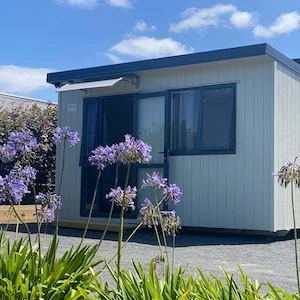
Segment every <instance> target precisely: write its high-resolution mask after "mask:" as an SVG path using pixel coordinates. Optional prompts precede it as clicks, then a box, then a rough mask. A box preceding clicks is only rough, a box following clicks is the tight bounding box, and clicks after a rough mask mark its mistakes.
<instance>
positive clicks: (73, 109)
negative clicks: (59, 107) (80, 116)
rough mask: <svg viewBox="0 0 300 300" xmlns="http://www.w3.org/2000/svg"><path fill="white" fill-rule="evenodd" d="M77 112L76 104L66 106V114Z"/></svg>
mask: <svg viewBox="0 0 300 300" xmlns="http://www.w3.org/2000/svg"><path fill="white" fill-rule="evenodd" d="M76 110H77V104H68V112H71V111H76Z"/></svg>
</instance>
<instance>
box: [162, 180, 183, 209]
mask: <svg viewBox="0 0 300 300" xmlns="http://www.w3.org/2000/svg"><path fill="white" fill-rule="evenodd" d="M181 195H182V193H181V191H180V188H179V187H178V186H177V185H176V184H174V183H172V184H170V185H169V186H168V185H167V186H165V187H164V188H163V197H164V200H165V201H166V202H168V203H174V204H177V203H178V202H180V196H181Z"/></svg>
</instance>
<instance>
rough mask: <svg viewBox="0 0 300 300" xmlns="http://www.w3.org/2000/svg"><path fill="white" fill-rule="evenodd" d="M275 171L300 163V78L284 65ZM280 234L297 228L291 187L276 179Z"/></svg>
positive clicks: (278, 71)
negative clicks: (294, 227) (296, 158)
mask: <svg viewBox="0 0 300 300" xmlns="http://www.w3.org/2000/svg"><path fill="white" fill-rule="evenodd" d="M274 127H275V128H274V171H275V172H277V171H278V170H279V169H280V167H281V166H282V164H283V161H284V160H291V161H293V160H294V159H295V157H296V156H298V163H299V159H300V134H299V128H300V75H299V74H296V73H295V72H293V71H292V70H290V69H288V68H287V67H286V66H284V65H282V64H281V63H277V62H276V64H275V108H274ZM299 199H300V191H299V189H295V202H296V219H297V220H298V223H297V227H298V228H299V227H300V219H299V218H300V205H298V204H299ZM274 205H275V206H274V220H275V229H276V230H286V229H287V230H288V229H291V228H293V219H292V207H291V190H290V185H289V186H288V187H287V188H286V189H285V188H283V187H280V186H279V185H278V183H277V182H276V178H274Z"/></svg>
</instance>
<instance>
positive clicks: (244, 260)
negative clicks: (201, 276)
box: [8, 228, 300, 291]
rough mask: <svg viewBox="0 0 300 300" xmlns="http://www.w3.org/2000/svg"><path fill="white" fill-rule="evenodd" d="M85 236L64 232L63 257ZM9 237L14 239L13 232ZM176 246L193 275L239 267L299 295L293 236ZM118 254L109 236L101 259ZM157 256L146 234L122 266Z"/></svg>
mask: <svg viewBox="0 0 300 300" xmlns="http://www.w3.org/2000/svg"><path fill="white" fill-rule="evenodd" d="M82 232H83V231H82V230H75V229H66V228H60V233H59V234H60V243H59V254H62V253H63V252H64V251H65V250H66V249H68V248H69V247H70V246H71V245H78V244H79V242H80V237H81V235H82ZM8 234H9V235H10V236H11V237H13V236H14V231H13V229H11V231H9V232H8ZM100 236H101V233H100V232H96V231H91V232H89V233H88V235H87V238H86V241H85V243H86V244H92V245H93V244H96V243H98V239H99V237H100ZM50 238H51V235H50V234H49V235H47V236H46V238H45V246H44V248H45V249H46V248H47V246H46V245H47V244H48V241H49V240H50ZM299 243H300V241H299ZM176 244H177V245H176V250H175V260H176V265H181V266H183V267H185V268H188V269H189V271H191V272H194V270H195V268H196V267H199V268H200V269H201V270H202V271H203V272H212V273H214V274H221V271H220V267H222V268H224V269H225V270H226V271H227V272H229V273H236V272H237V265H240V266H241V267H242V269H243V270H244V271H245V272H246V273H247V275H248V276H249V277H250V278H252V279H258V280H259V281H260V282H267V281H268V282H271V283H272V284H273V285H275V286H281V287H282V288H285V289H286V290H288V291H296V288H297V283H296V276H295V266H294V252H293V249H294V248H293V247H294V246H293V239H292V235H291V234H289V235H288V236H286V237H285V238H278V237H260V236H249V235H233V234H213V233H190V232H182V233H180V234H178V236H177V243H176ZM116 250H117V233H109V234H107V236H106V239H105V241H103V243H102V246H101V249H100V251H99V258H106V259H110V258H111V257H112V255H113V254H114V253H115V252H116ZM157 255H159V249H158V247H157V245H156V240H155V237H154V233H153V232H152V231H150V230H143V231H140V232H138V234H137V235H136V236H135V237H134V238H133V239H132V241H131V242H129V243H128V244H127V245H126V246H125V248H124V252H123V260H122V265H123V267H131V259H134V260H136V261H140V262H142V263H143V264H145V265H146V264H147V262H148V261H149V260H150V259H151V258H154V257H155V256H157ZM104 277H106V276H104Z"/></svg>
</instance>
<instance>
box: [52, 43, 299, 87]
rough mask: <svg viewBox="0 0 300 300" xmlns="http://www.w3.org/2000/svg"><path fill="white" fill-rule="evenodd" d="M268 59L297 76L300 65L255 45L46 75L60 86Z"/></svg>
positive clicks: (277, 52)
mask: <svg viewBox="0 0 300 300" xmlns="http://www.w3.org/2000/svg"><path fill="white" fill-rule="evenodd" d="M263 55H266V56H269V57H271V58H272V59H274V60H276V61H279V62H281V63H283V64H284V65H286V66H287V67H289V68H290V69H292V70H293V71H294V72H296V73H298V74H299V75H300V65H299V64H298V63H297V62H296V61H294V60H292V59H290V58H288V57H287V56H285V55H284V54H282V53H281V52H279V51H278V50H276V49H275V48H273V47H272V46H270V45H269V44H266V43H265V44H256V45H250V46H243V47H236V48H228V49H222V50H214V51H206V52H199V53H192V54H185V55H178V56H170V57H163V58H155V59H148V60H142V61H134V62H128V63H121V64H114V65H106V66H100V67H93V68H85V69H76V70H70V71H63V72H55V73H49V74H47V82H48V83H51V84H54V85H55V86H56V87H60V86H61V85H62V84H65V83H72V82H87V81H95V80H106V79H112V78H115V77H116V76H117V77H124V76H131V75H133V74H135V73H136V72H139V71H147V70H156V69H163V68H170V67H179V66H186V65H193V64H199V63H209V62H217V61H223V60H230V59H237V58H246V57H255V56H263Z"/></svg>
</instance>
